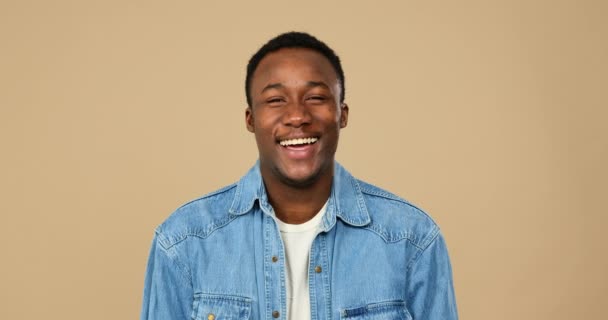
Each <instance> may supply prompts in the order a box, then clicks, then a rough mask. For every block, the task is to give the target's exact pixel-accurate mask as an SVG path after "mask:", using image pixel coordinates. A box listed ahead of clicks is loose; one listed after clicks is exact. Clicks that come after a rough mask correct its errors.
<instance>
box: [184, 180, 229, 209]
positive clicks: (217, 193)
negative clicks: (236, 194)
mask: <svg viewBox="0 0 608 320" xmlns="http://www.w3.org/2000/svg"><path fill="white" fill-rule="evenodd" d="M234 187H236V183H233V184H231V185H228V186H225V187H222V188H220V189H218V190H215V191H212V192H210V193H207V194H205V195H203V196H200V197H198V198H196V199H193V200H190V201H188V202H186V203H184V204H183V205H181V206H179V207H178V208H177V210H175V211H178V210H179V209H181V208H183V207H185V206H187V205H189V204H191V203H194V202H197V201H199V200H203V199H207V198H211V197H213V196H215V195H219V194H220V193H225V192H227V191H229V190H230V189H232V188H234Z"/></svg>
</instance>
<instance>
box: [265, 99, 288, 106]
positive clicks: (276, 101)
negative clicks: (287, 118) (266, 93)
mask: <svg viewBox="0 0 608 320" xmlns="http://www.w3.org/2000/svg"><path fill="white" fill-rule="evenodd" d="M283 102H285V99H283V98H282V97H272V98H268V99H267V100H266V103H267V104H269V105H271V106H277V105H280V104H282V103H283Z"/></svg>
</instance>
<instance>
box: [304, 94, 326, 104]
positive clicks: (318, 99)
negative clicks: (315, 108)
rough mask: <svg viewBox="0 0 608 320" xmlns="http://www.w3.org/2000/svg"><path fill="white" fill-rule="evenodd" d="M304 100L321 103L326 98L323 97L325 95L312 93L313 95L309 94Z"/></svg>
mask: <svg viewBox="0 0 608 320" xmlns="http://www.w3.org/2000/svg"><path fill="white" fill-rule="evenodd" d="M306 100H307V101H311V102H313V103H321V102H324V101H325V100H327V98H325V96H318V95H314V96H310V97H308V98H306Z"/></svg>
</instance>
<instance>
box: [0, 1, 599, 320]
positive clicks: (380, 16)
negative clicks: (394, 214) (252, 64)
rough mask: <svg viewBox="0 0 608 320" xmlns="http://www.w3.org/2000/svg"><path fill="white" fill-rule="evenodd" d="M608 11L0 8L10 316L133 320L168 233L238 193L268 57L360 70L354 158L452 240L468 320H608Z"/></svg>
mask: <svg viewBox="0 0 608 320" xmlns="http://www.w3.org/2000/svg"><path fill="white" fill-rule="evenodd" d="M607 17H608V5H607V4H606V2H605V1H500V2H491V3H490V2H488V1H378V2H374V3H372V1H365V2H363V1H361V2H356V1H300V2H297V3H291V2H289V1H243V2H240V3H233V2H231V1H139V2H135V1H95V2H93V1H7V0H0V106H1V109H0V147H1V150H2V154H1V158H0V161H1V162H0V194H1V201H0V214H1V218H0V219H1V220H0V257H1V259H2V260H1V264H0V318H1V319H83V318H86V319H136V318H137V317H138V316H139V308H140V304H141V296H142V288H143V276H144V269H145V263H146V259H147V254H148V248H149V245H150V241H151V239H152V236H153V230H154V227H155V226H156V225H157V224H159V223H160V222H162V220H163V219H164V218H165V217H167V216H168V215H169V214H170V213H171V212H172V211H173V210H174V209H175V208H176V207H177V206H179V205H180V204H182V203H184V202H185V201H187V200H189V199H192V198H195V197H197V196H199V195H201V194H204V193H207V192H209V191H212V190H214V189H216V188H218V187H220V186H223V185H226V184H229V183H231V182H233V181H235V180H236V179H238V178H239V177H240V176H241V175H242V174H243V173H244V172H245V171H246V170H247V169H248V168H249V167H250V166H251V165H252V164H253V162H254V161H255V159H256V153H257V149H256V147H255V142H254V139H253V137H252V135H251V134H249V133H248V132H247V131H246V130H245V125H244V120H243V119H244V107H245V98H244V94H243V81H244V80H243V79H244V76H245V73H244V70H245V65H246V62H247V59H248V58H249V56H250V55H251V54H252V53H253V52H254V51H255V50H256V49H257V48H258V47H259V46H260V45H261V44H262V43H263V42H265V41H266V40H268V39H269V38H270V37H272V36H274V35H276V34H278V33H280V32H284V31H289V30H303V31H309V32H311V33H313V34H315V35H317V36H318V37H319V38H321V39H323V40H324V41H326V42H327V43H329V44H330V46H332V47H333V48H335V49H336V51H337V52H338V53H339V54H340V55H341V57H342V59H343V63H344V68H345V71H346V79H347V80H346V85H347V95H346V100H347V102H348V103H349V105H350V110H351V112H350V121H349V127H348V128H346V129H345V130H344V131H343V132H342V140H341V145H340V148H339V151H338V155H337V158H338V160H339V161H341V163H342V164H344V165H345V166H346V167H347V168H349V169H350V170H351V172H353V173H354V174H355V175H356V176H358V177H360V178H363V179H365V180H367V181H369V182H371V183H374V184H377V185H380V186H382V187H385V188H387V189H389V190H391V191H393V192H395V193H397V194H399V195H401V196H403V197H405V198H407V199H409V200H410V201H412V202H414V203H416V204H418V205H420V206H421V207H423V208H424V209H426V210H427V211H428V212H429V213H430V214H431V215H432V216H433V217H434V218H435V220H436V221H437V222H438V223H439V224H440V225H441V226H442V229H443V232H444V233H445V235H446V238H447V241H448V246H449V248H450V253H451V257H452V260H453V265H454V276H455V282H456V291H457V298H458V304H459V311H460V315H461V319H466V320H469V319H472V320H476V319H479V320H481V319H496V320H501V319H505V320H506V319H554V320H559V319H605V313H606V312H605V304H606V301H607V298H608V258H607V254H606V253H607V252H608V241H607V240H606V239H605V238H604V237H603V235H604V233H605V229H606V227H607V222H608V219H607V217H606V214H607V213H608V205H606V203H605V201H606V195H607V193H608V170H607V169H606V164H607V163H608V130H607V125H606V122H607V120H608V112H607V108H608V98H607V83H608V40H607V39H608V19H607Z"/></svg>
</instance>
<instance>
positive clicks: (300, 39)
mask: <svg viewBox="0 0 608 320" xmlns="http://www.w3.org/2000/svg"><path fill="white" fill-rule="evenodd" d="M283 48H305V49H311V50H314V51H316V52H318V53H320V54H322V55H323V56H324V57H325V58H327V60H329V63H331V65H332V66H333V68H334V70H335V71H336V75H337V77H338V81H340V89H341V92H342V93H341V95H340V103H343V102H344V71H343V70H342V64H341V63H340V58H339V57H338V55H336V53H335V52H334V50H332V49H331V48H330V47H329V46H327V45H326V44H325V43H324V42H323V41H321V40H319V39H317V38H315V37H313V36H312V35H310V34H308V33H305V32H295V31H292V32H286V33H283V34H280V35H278V36H276V37H274V38H272V39H270V41H268V42H267V43H266V44H265V45H263V46H262V47H261V48H260V49H259V50H258V51H257V52H256V53H255V54H254V55H253V56H251V59H249V63H248V64H247V76H246V77H245V96H246V97H247V105H249V107H251V94H250V93H249V89H250V88H251V78H252V77H253V73H254V72H255V69H257V67H258V65H259V64H260V61H262V59H263V58H264V57H265V56H266V55H267V54H269V53H272V52H275V51H278V50H280V49H283Z"/></svg>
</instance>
